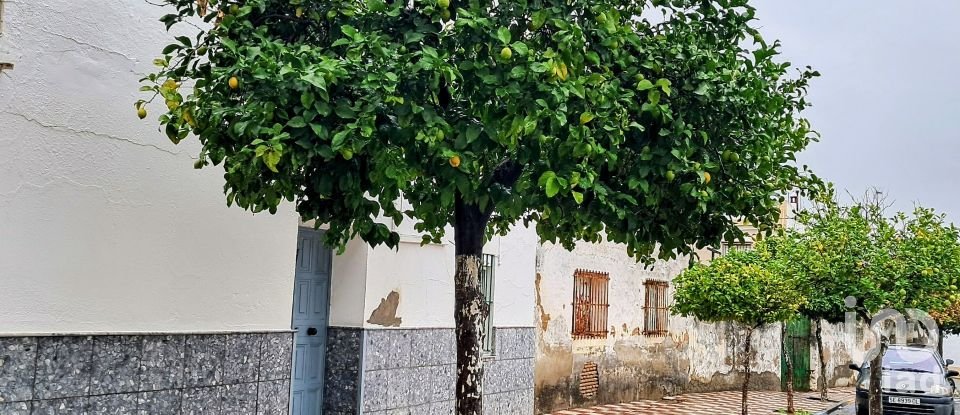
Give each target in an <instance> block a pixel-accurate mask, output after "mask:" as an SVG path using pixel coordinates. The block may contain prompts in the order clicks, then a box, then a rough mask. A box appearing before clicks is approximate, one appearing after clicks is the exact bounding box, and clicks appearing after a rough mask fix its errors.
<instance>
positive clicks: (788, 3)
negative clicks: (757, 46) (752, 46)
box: [753, 0, 960, 224]
mask: <svg viewBox="0 0 960 415" xmlns="http://www.w3.org/2000/svg"><path fill="white" fill-rule="evenodd" d="M753 4H754V5H755V7H756V8H757V16H758V19H759V20H758V22H757V24H756V25H757V27H759V28H760V30H761V32H762V33H763V35H764V37H765V38H766V39H767V40H770V39H780V40H781V42H782V44H783V47H782V51H783V56H782V57H783V59H785V60H787V61H789V62H791V63H792V64H793V66H795V67H803V66H807V65H810V66H812V67H813V68H814V69H816V70H818V71H819V72H820V73H821V74H822V76H821V77H820V78H817V79H815V80H814V81H813V83H812V85H811V88H810V95H809V98H810V100H811V101H812V102H813V107H812V108H810V109H809V110H807V111H805V115H806V117H807V118H808V119H810V121H811V124H812V125H813V128H814V129H815V130H817V131H818V132H819V133H820V134H821V136H822V137H821V141H820V142H819V143H814V144H812V145H811V146H810V147H809V148H808V150H807V151H805V152H804V153H803V154H802V155H801V158H800V161H801V162H802V163H804V164H809V165H810V167H811V168H812V169H814V171H815V172H816V173H817V174H818V175H819V176H821V177H823V178H825V179H827V180H830V181H832V182H833V183H834V184H835V185H836V187H837V189H838V190H839V191H841V192H844V191H849V192H851V193H853V194H856V195H862V194H863V192H864V191H865V190H866V189H867V188H869V187H872V186H876V187H878V188H880V189H881V190H882V191H883V192H884V194H885V195H886V196H887V197H888V198H889V200H892V201H893V202H895V205H894V208H895V209H897V210H910V209H912V208H913V206H914V204H915V203H919V204H922V205H924V206H928V207H933V208H936V209H937V210H938V211H942V212H945V213H947V215H948V219H949V220H950V221H952V222H954V223H957V224H960V171H958V167H960V166H958V164H960V163H958V158H960V20H958V18H960V1H958V0H919V1H918V0H899V1H894V0H869V1H868V0H757V1H755V2H754V3H753Z"/></svg>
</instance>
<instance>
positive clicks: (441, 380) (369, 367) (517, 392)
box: [328, 327, 534, 415]
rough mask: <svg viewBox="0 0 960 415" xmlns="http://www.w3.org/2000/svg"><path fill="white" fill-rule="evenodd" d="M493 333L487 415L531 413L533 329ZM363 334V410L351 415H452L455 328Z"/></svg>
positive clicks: (486, 390)
mask: <svg viewBox="0 0 960 415" xmlns="http://www.w3.org/2000/svg"><path fill="white" fill-rule="evenodd" d="M494 332H495V336H494V337H495V349H494V354H493V355H492V356H490V357H489V358H488V359H486V360H485V365H486V366H485V371H484V413H488V414H495V415H529V414H532V413H533V359H534V329H533V328H532V327H521V328H514V327H496V328H494ZM363 334H364V335H363V347H362V362H361V366H362V368H363V369H362V379H361V381H362V384H361V387H360V408H359V411H357V410H354V411H353V412H349V413H351V414H356V413H358V412H359V413H362V414H377V415H379V414H394V413H397V414H400V413H403V414H418V415H419V414H428V415H434V414H435V415H451V414H453V413H454V398H455V396H454V385H455V383H456V340H455V337H454V331H453V329H382V330H365V331H364V333H363ZM328 350H329V349H328ZM344 413H347V412H344Z"/></svg>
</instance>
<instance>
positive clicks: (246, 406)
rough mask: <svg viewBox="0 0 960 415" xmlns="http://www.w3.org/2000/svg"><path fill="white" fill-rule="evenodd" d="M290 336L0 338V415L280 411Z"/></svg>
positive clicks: (261, 414)
mask: <svg viewBox="0 0 960 415" xmlns="http://www.w3.org/2000/svg"><path fill="white" fill-rule="evenodd" d="M292 342H293V336H292V334H291V333H235V334H189V335H181V334H177V335H122V336H48V337H0V415H31V414H32V415H46V414H89V415H107V414H110V415H113V414H136V415H180V414H184V415H192V414H237V415H267V414H270V415H273V414H283V413H286V412H287V407H288V402H289V395H290V360H291V354H290V353H291V347H292Z"/></svg>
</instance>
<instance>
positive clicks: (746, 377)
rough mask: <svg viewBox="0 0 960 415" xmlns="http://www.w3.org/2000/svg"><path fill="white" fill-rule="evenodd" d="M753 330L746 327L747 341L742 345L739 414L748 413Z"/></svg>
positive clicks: (744, 414) (745, 414)
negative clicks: (741, 386)
mask: <svg viewBox="0 0 960 415" xmlns="http://www.w3.org/2000/svg"><path fill="white" fill-rule="evenodd" d="M753 330H754V328H753V327H751V328H749V329H747V341H746V344H744V345H743V392H742V396H741V412H740V414H741V415H748V413H749V412H748V410H747V392H748V391H749V390H750V360H751V359H750V352H751V351H752V347H751V344H750V343H751V342H752V341H753Z"/></svg>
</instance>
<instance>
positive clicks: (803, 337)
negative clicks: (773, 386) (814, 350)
mask: <svg viewBox="0 0 960 415" xmlns="http://www.w3.org/2000/svg"><path fill="white" fill-rule="evenodd" d="M788 355H789V356H790V358H791V360H792V361H793V389H794V390H795V391H801V392H806V391H809V390H810V320H809V319H805V318H797V319H794V320H792V321H790V322H788V323H787V328H786V332H785V333H784V336H783V356H782V357H783V358H782V359H780V373H781V374H782V376H780V387H781V388H783V390H786V389H787V359H786V357H787V356H788Z"/></svg>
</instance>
